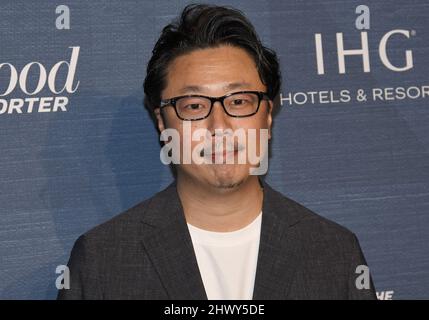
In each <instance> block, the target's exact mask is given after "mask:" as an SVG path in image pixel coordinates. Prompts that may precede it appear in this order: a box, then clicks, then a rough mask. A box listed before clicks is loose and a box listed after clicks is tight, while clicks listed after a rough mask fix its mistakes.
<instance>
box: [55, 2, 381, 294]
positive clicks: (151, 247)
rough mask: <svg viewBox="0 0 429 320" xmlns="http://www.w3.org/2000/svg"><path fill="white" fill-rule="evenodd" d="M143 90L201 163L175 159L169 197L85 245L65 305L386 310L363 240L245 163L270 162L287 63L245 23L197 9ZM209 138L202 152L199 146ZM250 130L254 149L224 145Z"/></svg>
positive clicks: (101, 230) (99, 230) (181, 24)
mask: <svg viewBox="0 0 429 320" xmlns="http://www.w3.org/2000/svg"><path fill="white" fill-rule="evenodd" d="M144 88H145V93H146V97H147V104H148V106H149V109H150V110H151V111H152V112H153V114H154V115H155V119H156V123H157V126H158V129H159V130H160V133H161V137H163V134H164V133H165V132H166V130H175V132H177V133H178V136H179V138H180V139H179V142H178V143H177V141H176V144H173V146H172V147H171V149H174V148H177V147H179V150H184V149H186V148H184V145H186V144H188V147H189V146H190V149H191V150H199V151H198V152H196V153H194V154H193V157H192V159H191V161H190V162H187V163H185V162H186V161H185V154H184V153H181V154H180V156H179V157H178V158H176V160H177V159H178V160H179V161H178V162H177V163H175V164H173V167H174V170H175V174H176V180H175V182H173V183H172V184H171V185H170V186H168V187H167V188H166V189H165V190H163V191H161V192H159V193H157V194H156V195H155V196H153V197H152V198H150V199H148V200H146V201H144V202H142V203H140V204H138V205H136V206H135V207H133V208H131V209H129V210H128V211H126V212H125V213H123V214H121V215H119V216H117V217H115V218H113V219H112V220H110V221H108V222H106V223H104V224H102V225H100V226H98V227H96V228H94V229H93V230H91V231H89V232H88V233H86V234H85V235H83V236H81V237H80V238H79V239H78V240H77V242H76V244H75V246H74V248H73V250H72V253H71V257H70V261H69V267H70V276H71V286H70V289H69V290H61V291H60V292H59V298H61V299H374V298H375V292H374V287H373V285H372V282H371V281H370V280H368V282H369V286H368V285H364V286H363V287H362V286H358V285H357V283H358V282H359V281H357V278H358V276H359V274H357V273H356V268H357V267H358V266H361V265H364V266H365V265H366V262H365V259H364V257H363V255H362V252H361V250H360V247H359V244H358V241H357V239H356V237H355V236H354V234H353V233H351V232H350V231H348V230H347V229H345V228H343V227H341V226H339V225H337V224H335V223H333V222H331V221H328V220H327V219H324V218H322V217H320V216H318V215H316V214H315V213H313V212H311V211H310V210H309V209H307V208H305V207H303V206H302V205H300V204H298V203H296V202H294V201H292V200H290V199H288V198H287V197H285V196H283V195H282V194H280V193H278V192H277V191H275V190H273V189H272V188H271V187H270V186H269V185H268V184H267V183H266V182H265V181H264V180H262V179H260V178H259V175H257V174H251V173H252V170H254V169H255V167H257V166H258V165H257V164H256V165H255V163H251V162H250V161H249V159H246V161H244V162H238V158H239V156H240V155H243V154H246V152H247V151H249V150H250V149H251V147H252V145H253V147H254V148H255V149H256V150H257V151H258V155H259V165H260V166H261V165H262V162H263V161H266V160H267V152H268V148H267V147H266V142H267V141H266V140H267V139H264V135H260V134H259V133H261V132H268V135H267V137H268V139H269V138H270V137H271V133H270V130H271V125H272V111H273V100H274V98H275V97H276V95H277V94H278V92H279V88H280V72H279V65H278V61H277V57H276V54H275V53H274V52H273V51H271V50H270V49H268V48H266V47H264V46H263V45H262V44H261V43H260V40H259V39H258V36H257V35H256V33H255V31H254V28H253V27H252V25H251V24H250V22H249V21H248V20H247V19H246V18H245V17H244V16H243V15H242V13H241V12H239V11H238V10H235V9H231V8H225V7H219V6H209V5H189V6H187V7H186V8H185V9H184V11H183V12H182V15H181V17H180V19H179V20H178V21H177V22H175V23H172V24H170V25H168V26H166V27H165V28H164V29H163V31H162V34H161V37H160V39H159V40H158V42H157V43H156V45H155V48H154V50H153V56H152V58H151V60H150V62H149V64H148V68H147V77H146V79H145V84H144ZM186 130H190V134H189V132H188V134H186V133H185V132H186ZM198 130H205V132H206V135H205V136H203V139H202V140H203V142H204V143H203V145H204V148H200V149H197V147H198V146H200V147H201V140H196V141H194V140H192V139H190V137H191V136H193V134H194V133H195V132H197V131H198ZM228 130H229V131H228ZM239 130H241V132H245V138H247V140H246V142H245V143H243V141H241V142H237V141H235V140H233V141H232V142H231V140H229V141H230V142H229V144H228V143H225V145H226V146H223V144H222V143H219V140H220V141H221V142H224V138H227V137H228V134H225V133H226V132H233V133H234V132H238V131H239ZM252 130H254V131H256V134H254V135H251V134H250V132H251V131H252ZM219 132H221V133H220V134H219ZM207 133H208V134H207ZM172 137H173V136H169V137H168V139H163V140H164V142H165V145H168V144H169V143H170V142H171V140H172V139H171V138H172ZM164 138H165V136H164ZM207 146H208V147H209V148H206V147H207ZM219 146H220V147H219ZM169 151H172V152H176V151H177V150H169ZM167 153H168V152H167ZM166 157H168V155H166ZM198 157H200V160H201V159H204V162H198V161H197V160H198V159H199V158H198ZM219 159H220V160H219ZM227 159H229V160H231V159H232V160H234V161H232V163H231V162H227V161H226V160H227ZM207 160H213V161H207ZM253 172H254V171H253ZM263 173H264V172H262V174H263Z"/></svg>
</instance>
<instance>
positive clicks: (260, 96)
mask: <svg viewBox="0 0 429 320" xmlns="http://www.w3.org/2000/svg"><path fill="white" fill-rule="evenodd" d="M246 93H252V94H256V95H257V96H258V107H257V108H256V110H255V112H253V113H251V114H246V115H233V114H230V113H229V112H228V111H227V110H226V108H225V105H224V101H225V99H226V98H228V97H230V96H233V95H235V94H246ZM182 98H205V99H208V100H210V103H211V104H210V110H209V112H208V113H207V115H206V116H204V117H201V118H196V119H186V118H182V117H181V116H180V115H179V112H178V111H177V108H176V102H177V101H178V100H179V99H182ZM262 100H268V101H269V100H271V99H270V98H269V97H268V95H267V93H266V92H262V91H237V92H231V93H228V94H226V95H224V96H221V97H208V96H204V95H196V94H190V95H184V96H177V97H173V98H170V99H164V100H161V103H160V106H159V108H160V109H162V108H164V107H168V106H172V107H173V108H174V111H175V112H176V115H177V117H178V118H179V119H180V120H184V121H196V120H203V119H206V118H208V117H209V116H210V114H211V112H212V109H213V105H214V103H215V102H216V101H219V102H220V104H221V105H222V108H223V111H225V113H226V114H227V115H228V116H230V117H233V118H247V117H251V116H253V115H255V114H256V113H258V110H259V107H260V106H261V101H262Z"/></svg>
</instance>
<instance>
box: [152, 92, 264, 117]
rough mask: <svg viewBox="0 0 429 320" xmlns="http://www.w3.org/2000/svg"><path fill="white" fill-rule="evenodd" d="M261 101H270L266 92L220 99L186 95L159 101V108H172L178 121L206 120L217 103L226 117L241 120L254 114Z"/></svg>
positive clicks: (236, 93) (235, 93)
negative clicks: (220, 105) (217, 102)
mask: <svg viewBox="0 0 429 320" xmlns="http://www.w3.org/2000/svg"><path fill="white" fill-rule="evenodd" d="M262 100H270V98H269V97H268V95H267V93H266V92H261V91H240V92H232V93H229V94H227V95H224V96H222V97H207V96H202V95H186V96H179V97H174V98H171V99H166V100H161V104H160V108H161V109H162V108H164V107H167V106H172V107H174V110H175V111H176V115H177V117H178V118H179V119H181V120H191V121H195V120H202V119H205V118H207V117H208V116H209V115H210V113H211V111H212V108H213V105H214V103H215V102H216V101H219V102H220V103H221V104H222V107H223V110H224V111H225V113H226V114H227V115H229V116H230V117H236V118H243V117H250V116H252V115H254V114H256V113H257V112H258V109H259V105H260V104H261V101H262Z"/></svg>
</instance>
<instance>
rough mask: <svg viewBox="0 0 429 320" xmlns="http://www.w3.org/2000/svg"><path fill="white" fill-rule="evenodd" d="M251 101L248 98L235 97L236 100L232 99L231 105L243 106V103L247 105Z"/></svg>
mask: <svg viewBox="0 0 429 320" xmlns="http://www.w3.org/2000/svg"><path fill="white" fill-rule="evenodd" d="M249 102H250V101H249V100H247V99H243V98H240V99H234V100H232V101H231V105H233V106H241V105H246V104H248V103H249Z"/></svg>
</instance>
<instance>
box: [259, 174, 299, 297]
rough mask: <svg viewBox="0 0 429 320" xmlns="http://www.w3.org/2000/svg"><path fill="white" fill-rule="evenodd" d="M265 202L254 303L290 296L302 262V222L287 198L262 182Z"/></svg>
mask: <svg viewBox="0 0 429 320" xmlns="http://www.w3.org/2000/svg"><path fill="white" fill-rule="evenodd" d="M261 182H262V185H263V188H264V200H263V205H262V226H261V238H260V244H259V255H258V263H257V270H256V278H255V286H254V292H253V299H254V300H263V299H265V300H266V299H271V300H281V299H286V298H287V297H288V291H289V287H290V284H291V282H292V280H293V278H294V274H295V270H296V268H297V267H298V264H299V261H298V257H299V255H298V254H297V253H298V252H299V241H295V240H294V238H295V237H294V228H292V227H293V225H295V224H296V223H298V222H299V219H298V216H297V215H295V213H294V211H293V208H292V207H288V206H286V205H285V204H286V202H285V201H284V196H283V195H281V194H280V193H278V192H277V191H275V190H273V189H272V188H271V187H270V186H269V185H268V184H267V183H266V182H264V181H262V180H261Z"/></svg>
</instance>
